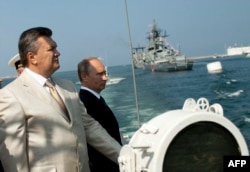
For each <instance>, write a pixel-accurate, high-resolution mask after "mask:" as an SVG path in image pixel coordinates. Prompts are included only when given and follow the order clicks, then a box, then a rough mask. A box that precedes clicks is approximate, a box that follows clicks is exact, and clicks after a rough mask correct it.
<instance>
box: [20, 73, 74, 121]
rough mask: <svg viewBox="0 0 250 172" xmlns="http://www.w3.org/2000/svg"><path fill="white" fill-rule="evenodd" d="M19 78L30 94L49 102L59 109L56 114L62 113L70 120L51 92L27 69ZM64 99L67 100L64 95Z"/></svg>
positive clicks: (43, 101)
mask: <svg viewBox="0 0 250 172" xmlns="http://www.w3.org/2000/svg"><path fill="white" fill-rule="evenodd" d="M18 79H20V81H21V82H22V86H23V87H24V89H25V91H26V92H27V93H28V94H31V95H32V96H34V97H36V98H37V99H39V100H41V102H42V103H45V104H47V105H48V106H49V107H50V108H51V109H52V110H55V111H57V113H55V114H60V115H61V116H63V117H64V118H65V120H67V121H68V122H70V121H69V119H68V117H66V116H65V114H64V112H63V110H62V109H61V107H60V105H59V104H58V103H57V102H56V101H55V100H54V99H53V97H52V96H51V95H50V93H49V92H48V91H47V90H46V89H45V88H44V87H43V86H41V85H40V84H39V83H38V82H37V81H36V80H35V79H34V78H33V77H32V76H30V75H29V73H27V71H25V70H24V71H23V72H22V75H20V76H19V77H18ZM59 92H60V91H59ZM60 95H61V94H60ZM62 99H63V101H65V99H64V97H62ZM65 105H66V103H65ZM66 107H67V108H68V105H66Z"/></svg>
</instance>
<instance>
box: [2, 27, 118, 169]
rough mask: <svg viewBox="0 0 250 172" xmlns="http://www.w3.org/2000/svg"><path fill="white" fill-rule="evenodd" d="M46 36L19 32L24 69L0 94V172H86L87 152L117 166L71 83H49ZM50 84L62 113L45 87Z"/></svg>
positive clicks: (112, 146) (43, 31)
mask: <svg viewBox="0 0 250 172" xmlns="http://www.w3.org/2000/svg"><path fill="white" fill-rule="evenodd" d="M51 36H52V31H51V30H50V29H48V28H44V27H37V28H31V29H28V30H26V31H24V32H23V33H22V34H21V36H20V39H19V44H18V48H19V55H20V58H21V62H22V64H23V65H24V67H25V69H24V71H23V72H22V75H20V76H19V77H18V78H17V79H15V80H14V81H13V82H11V83H10V84H8V85H6V86H5V87H4V88H3V89H1V90H0V160H1V162H2V164H3V167H4V170H5V172H89V171H90V170H89V165H88V154H87V146H86V143H87V142H88V143H89V144H90V145H92V146H93V147H95V148H96V149H97V150H99V151H100V152H101V153H103V154H104V155H105V156H107V157H108V158H110V159H111V160H112V161H114V162H116V163H117V158H118V156H119V151H120V148H121V146H120V145H119V144H118V143H117V142H116V141H115V140H114V139H113V138H112V137H110V136H109V135H108V134H107V132H106V131H105V130H104V129H103V128H102V127H101V126H100V125H99V123H98V122H96V121H95V120H94V119H93V118H92V117H90V116H89V115H88V114H87V113H86V109H85V108H84V105H83V104H82V103H81V102H80V100H79V97H78V93H77V90H76V89H75V86H74V84H73V83H72V82H70V81H67V80H63V79H59V78H54V77H52V74H53V73H54V72H55V71H56V70H57V69H58V68H59V67H60V64H59V56H60V53H59V51H58V50H57V44H56V42H55V41H54V40H53V39H52V38H51ZM47 80H50V81H52V82H53V83H54V85H55V88H56V90H57V92H58V93H59V96H60V97H61V99H62V100H63V102H64V104H65V106H66V112H65V111H63V109H62V108H61V107H60V105H59V104H58V103H57V102H56V100H55V99H54V98H53V97H52V96H51V94H50V92H49V88H48V87H47V86H46V85H45V83H46V81H47Z"/></svg>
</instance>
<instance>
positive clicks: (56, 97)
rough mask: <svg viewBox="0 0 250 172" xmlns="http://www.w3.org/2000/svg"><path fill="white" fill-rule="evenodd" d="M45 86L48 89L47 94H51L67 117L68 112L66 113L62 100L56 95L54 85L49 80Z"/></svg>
mask: <svg viewBox="0 0 250 172" xmlns="http://www.w3.org/2000/svg"><path fill="white" fill-rule="evenodd" d="M45 85H46V86H47V87H49V92H50V94H51V96H52V97H53V98H54V99H55V100H56V101H57V103H58V104H59V105H60V106H61V108H62V110H63V111H64V112H65V114H66V115H68V111H67V108H66V106H65V104H64V102H63V100H62V98H61V97H60V95H59V94H58V92H57V90H56V88H55V86H54V83H53V82H52V81H50V80H47V81H46V82H45Z"/></svg>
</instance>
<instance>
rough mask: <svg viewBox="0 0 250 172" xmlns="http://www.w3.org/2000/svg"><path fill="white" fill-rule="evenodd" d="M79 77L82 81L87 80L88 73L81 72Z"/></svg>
mask: <svg viewBox="0 0 250 172" xmlns="http://www.w3.org/2000/svg"><path fill="white" fill-rule="evenodd" d="M81 79H82V81H83V82H87V79H88V75H87V74H86V73H83V72H82V73H81Z"/></svg>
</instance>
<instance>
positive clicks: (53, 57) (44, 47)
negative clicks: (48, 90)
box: [29, 37, 60, 78]
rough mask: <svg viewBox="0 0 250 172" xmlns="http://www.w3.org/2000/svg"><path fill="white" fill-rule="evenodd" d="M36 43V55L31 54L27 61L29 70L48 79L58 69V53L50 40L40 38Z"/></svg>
mask: <svg viewBox="0 0 250 172" xmlns="http://www.w3.org/2000/svg"><path fill="white" fill-rule="evenodd" d="M37 42H38V50H37V52H36V53H32V56H31V57H30V59H29V68H30V69H31V70H33V71H34V72H37V73H38V74H40V75H42V76H44V77H46V78H48V77H50V76H51V75H52V74H53V73H54V72H55V71H56V70H57V69H58V68H60V64H59V56H60V53H59V52H58V51H57V49H56V48H57V44H56V42H55V41H54V40H53V39H52V38H49V37H40V38H38V39H37Z"/></svg>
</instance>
